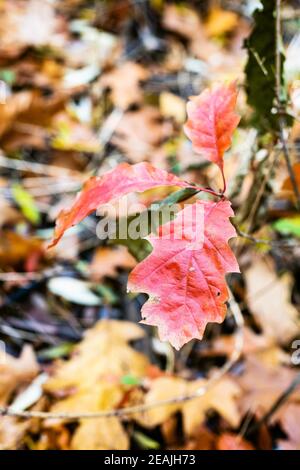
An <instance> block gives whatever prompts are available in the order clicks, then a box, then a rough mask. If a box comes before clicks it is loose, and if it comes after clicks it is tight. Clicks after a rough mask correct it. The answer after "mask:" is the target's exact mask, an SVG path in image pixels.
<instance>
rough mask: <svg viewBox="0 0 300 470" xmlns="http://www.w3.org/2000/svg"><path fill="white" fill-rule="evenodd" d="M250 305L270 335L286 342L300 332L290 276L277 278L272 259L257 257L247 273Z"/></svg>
mask: <svg viewBox="0 0 300 470" xmlns="http://www.w3.org/2000/svg"><path fill="white" fill-rule="evenodd" d="M245 277H246V282H247V298H248V305H249V307H250V310H251V312H252V313H253V315H254V317H255V319H256V321H257V322H258V324H259V325H260V326H261V327H262V329H263V332H264V334H265V335H266V336H267V337H270V338H272V339H275V340H277V341H279V343H281V344H285V343H287V342H288V341H289V340H291V339H292V338H293V337H294V336H296V335H297V334H298V333H299V331H300V322H299V315H298V311H297V309H296V308H295V307H294V306H293V305H292V303H291V300H290V299H291V282H292V281H291V278H290V275H289V274H288V273H285V274H284V275H282V276H281V277H278V276H277V274H276V272H275V267H274V265H273V262H272V260H271V259H270V258H268V259H267V258H264V259H256V260H255V262H253V263H252V265H251V267H250V268H249V269H248V270H246V272H245Z"/></svg>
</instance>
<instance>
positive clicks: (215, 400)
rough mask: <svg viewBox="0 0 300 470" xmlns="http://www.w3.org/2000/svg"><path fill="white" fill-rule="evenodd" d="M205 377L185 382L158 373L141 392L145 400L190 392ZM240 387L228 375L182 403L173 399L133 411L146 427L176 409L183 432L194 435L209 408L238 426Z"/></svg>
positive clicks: (197, 387)
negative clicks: (143, 393)
mask: <svg viewBox="0 0 300 470" xmlns="http://www.w3.org/2000/svg"><path fill="white" fill-rule="evenodd" d="M206 383H207V381H206V380H204V379H201V380H196V381H193V382H187V381H186V380H183V379H181V378H178V377H161V378H157V379H155V380H153V381H151V384H150V390H149V392H148V393H147V394H146V396H145V403H146V404H149V403H155V402H157V401H163V400H168V399H172V398H178V397H182V396H185V395H190V394H192V393H194V392H196V391H197V390H198V389H200V388H201V387H203V386H205V385H206ZM239 394H240V388H239V387H238V386H237V384H235V383H234V382H233V381H231V380H230V379H227V378H224V379H222V380H221V381H219V382H218V383H216V384H215V385H212V386H211V387H209V388H208V389H207V391H206V392H205V393H204V394H203V395H201V396H199V398H195V399H193V400H190V401H187V402H185V403H174V404H170V405H164V406H160V407H157V408H151V409H150V410H147V411H146V412H143V413H142V414H138V415H135V419H136V421H137V422H138V423H139V424H140V425H142V426H144V427H147V428H153V427H155V426H158V425H161V424H163V423H164V422H165V421H166V420H167V419H169V418H170V417H171V416H172V415H174V414H175V413H177V412H179V411H180V412H181V413H182V416H183V426H184V432H185V435H186V436H196V435H197V432H198V430H199V428H200V426H201V424H203V422H204V421H205V418H206V413H207V412H208V411H209V410H210V409H213V410H215V411H217V412H218V413H219V414H220V415H221V416H222V417H223V418H224V419H225V420H226V421H227V422H228V423H229V424H230V425H232V426H233V427H235V426H238V424H239V422H240V414H239V411H238V408H237V403H236V398H237V397H238V396H239Z"/></svg>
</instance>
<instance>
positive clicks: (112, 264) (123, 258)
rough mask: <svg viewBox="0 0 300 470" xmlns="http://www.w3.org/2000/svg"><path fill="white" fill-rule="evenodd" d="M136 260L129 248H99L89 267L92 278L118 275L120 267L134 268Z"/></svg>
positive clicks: (98, 278) (94, 279) (95, 279)
mask: <svg viewBox="0 0 300 470" xmlns="http://www.w3.org/2000/svg"><path fill="white" fill-rule="evenodd" d="M135 265H136V261H135V259H134V258H133V256H131V254H130V253H129V252H128V250H127V248H125V247H123V246H118V247H115V248H108V247H100V248H97V250H96V251H95V254H94V256H93V259H92V263H91V265H90V267H89V272H90V274H91V279H92V280H93V281H98V282H99V281H100V280H101V279H103V278H104V277H106V276H107V277H112V278H114V277H116V276H117V275H118V269H119V268H122V269H133V268H134V267H135Z"/></svg>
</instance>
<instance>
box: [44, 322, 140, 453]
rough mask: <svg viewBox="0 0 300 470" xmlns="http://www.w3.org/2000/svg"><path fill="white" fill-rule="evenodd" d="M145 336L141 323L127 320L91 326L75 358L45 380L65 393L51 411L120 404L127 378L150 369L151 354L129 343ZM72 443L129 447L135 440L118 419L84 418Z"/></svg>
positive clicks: (107, 407) (99, 408) (56, 391)
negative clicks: (136, 348) (129, 437)
mask: <svg viewBox="0 0 300 470" xmlns="http://www.w3.org/2000/svg"><path fill="white" fill-rule="evenodd" d="M142 336H143V331H142V329H141V328H140V327H138V326H137V325H135V324H133V323H130V322H126V321H122V322H118V321H113V320H102V321H100V322H98V323H97V324H96V325H95V326H94V327H93V328H92V329H91V330H88V331H87V332H86V335H85V338H84V340H83V341H82V342H81V343H79V345H78V346H77V347H76V348H75V350H74V353H73V354H72V356H71V358H70V359H69V360H67V361H60V362H58V363H57V367H56V369H55V372H54V374H53V377H51V378H50V379H49V380H48V382H47V383H46V384H45V390H46V392H48V393H51V394H52V395H53V396H56V397H57V398H59V397H61V398H62V399H61V400H59V401H58V402H57V403H55V404H54V405H53V406H52V408H51V411H53V412H78V413H81V412H85V411H90V412H97V411H104V410H110V409H114V408H118V407H119V406H120V403H121V401H122V398H123V395H124V390H125V389H124V385H122V382H121V378H122V377H123V376H124V375H128V374H129V375H132V376H135V377H143V376H144V375H145V374H146V370H147V367H148V360H147V358H146V357H145V356H144V355H143V354H141V353H138V352H136V351H135V350H134V349H132V348H131V347H130V346H129V345H128V341H132V340H135V339H139V338H141V337H142ZM48 424H49V426H51V424H50V423H48ZM71 447H72V448H73V449H77V450H79V449H80V450H83V449H89V450H90V449H93V450H100V449H101V450H105V449H118V450H119V449H123V450H125V449H128V447H129V440H128V437H127V435H126V433H125V431H124V429H123V426H122V425H121V423H120V421H119V420H118V419H117V418H107V419H105V418H104V419H95V420H84V419H82V420H80V423H79V427H78V428H77V429H76V431H75V434H74V436H73V438H72V441H71Z"/></svg>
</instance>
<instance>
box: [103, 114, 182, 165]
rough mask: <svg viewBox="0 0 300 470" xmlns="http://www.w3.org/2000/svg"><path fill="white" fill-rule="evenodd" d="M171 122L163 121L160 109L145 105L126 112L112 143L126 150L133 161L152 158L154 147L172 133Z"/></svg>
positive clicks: (123, 150)
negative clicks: (137, 109) (136, 109)
mask: <svg viewBox="0 0 300 470" xmlns="http://www.w3.org/2000/svg"><path fill="white" fill-rule="evenodd" d="M172 131H173V126H172V124H171V123H168V122H165V123H163V122H162V116H161V114H160V113H159V111H158V110H157V109H156V108H154V107H151V106H145V107H143V108H142V109H140V110H139V111H129V112H127V113H125V114H124V116H123V118H122V119H121V121H120V124H119V125H118V127H117V129H116V132H115V135H114V136H113V138H112V143H113V144H114V145H116V146H117V147H119V149H120V150H121V151H122V152H124V153H125V154H126V155H127V156H128V158H129V159H130V161H131V162H132V163H138V162H141V161H144V160H151V156H152V152H153V149H155V147H156V146H158V145H159V144H161V143H162V142H163V140H164V139H166V138H167V137H169V136H170V135H171V134H172Z"/></svg>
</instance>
